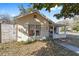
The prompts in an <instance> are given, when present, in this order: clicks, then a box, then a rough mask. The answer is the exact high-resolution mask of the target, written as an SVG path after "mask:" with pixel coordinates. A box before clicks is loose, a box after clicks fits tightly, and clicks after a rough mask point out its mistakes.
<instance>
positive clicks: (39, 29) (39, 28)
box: [36, 25, 41, 36]
mask: <svg viewBox="0 0 79 59" xmlns="http://www.w3.org/2000/svg"><path fill="white" fill-rule="evenodd" d="M40 31H41V26H40V25H36V36H39V35H40Z"/></svg>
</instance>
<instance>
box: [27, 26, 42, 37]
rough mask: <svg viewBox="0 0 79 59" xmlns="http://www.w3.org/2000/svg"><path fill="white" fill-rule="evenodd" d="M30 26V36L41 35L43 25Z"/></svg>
mask: <svg viewBox="0 0 79 59" xmlns="http://www.w3.org/2000/svg"><path fill="white" fill-rule="evenodd" d="M28 27H29V29H28V32H29V36H34V35H36V36H39V35H40V31H41V25H29V26H28Z"/></svg>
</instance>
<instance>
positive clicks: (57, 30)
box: [52, 24, 66, 39]
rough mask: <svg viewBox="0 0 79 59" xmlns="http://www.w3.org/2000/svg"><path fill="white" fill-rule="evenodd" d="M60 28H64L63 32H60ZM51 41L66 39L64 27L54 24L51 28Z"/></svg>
mask: <svg viewBox="0 0 79 59" xmlns="http://www.w3.org/2000/svg"><path fill="white" fill-rule="evenodd" d="M61 27H63V28H64V31H63V32H61ZM52 35H53V39H58V38H66V25H61V24H56V25H55V26H53V34H52Z"/></svg>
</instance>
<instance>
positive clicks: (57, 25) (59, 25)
mask: <svg viewBox="0 0 79 59" xmlns="http://www.w3.org/2000/svg"><path fill="white" fill-rule="evenodd" d="M54 26H56V27H63V26H67V25H66V24H54Z"/></svg>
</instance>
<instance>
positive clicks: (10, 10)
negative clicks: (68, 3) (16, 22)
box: [0, 3, 62, 22]
mask: <svg viewBox="0 0 79 59" xmlns="http://www.w3.org/2000/svg"><path fill="white" fill-rule="evenodd" d="M21 4H22V3H0V15H1V14H8V15H10V16H17V15H19V13H20V11H19V8H18V6H19V5H21ZM23 6H24V7H25V8H29V7H31V6H32V5H31V4H29V3H23ZM61 9H62V6H60V7H57V6H55V7H54V8H51V12H48V11H46V10H45V9H44V8H43V9H42V10H40V12H41V13H42V14H44V15H45V16H47V17H48V18H49V19H51V20H53V21H55V22H56V21H57V19H56V18H55V17H53V15H54V14H56V13H60V11H61Z"/></svg>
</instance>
